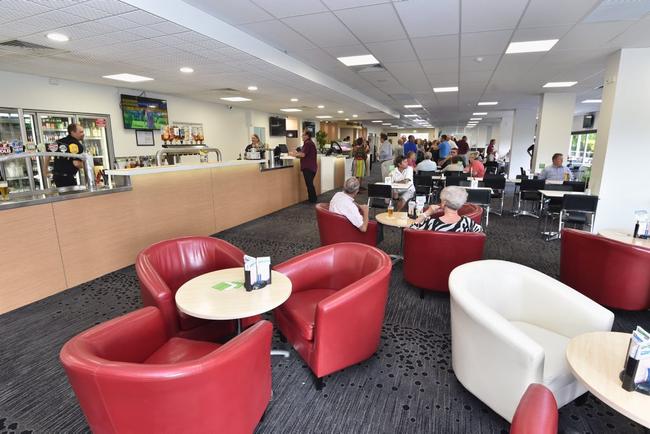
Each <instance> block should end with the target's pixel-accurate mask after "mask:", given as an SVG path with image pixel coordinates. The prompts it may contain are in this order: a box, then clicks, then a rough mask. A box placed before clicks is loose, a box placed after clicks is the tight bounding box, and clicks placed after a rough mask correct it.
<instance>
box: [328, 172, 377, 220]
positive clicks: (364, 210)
mask: <svg viewBox="0 0 650 434" xmlns="http://www.w3.org/2000/svg"><path fill="white" fill-rule="evenodd" d="M360 186H361V185H360V184H359V180H358V179H357V178H348V179H346V180H345V183H344V184H343V191H339V192H338V193H336V194H335V195H334V197H332V200H331V201H330V211H331V212H333V213H336V214H340V215H343V216H345V217H346V218H347V219H348V220H349V221H350V223H352V224H353V225H354V226H355V227H356V228H357V229H359V230H360V231H361V232H365V231H366V230H367V229H368V205H359V204H357V203H356V202H355V201H354V198H355V197H356V196H357V194H358V193H359V187H360Z"/></svg>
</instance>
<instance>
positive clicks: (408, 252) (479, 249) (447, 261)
mask: <svg viewBox="0 0 650 434" xmlns="http://www.w3.org/2000/svg"><path fill="white" fill-rule="evenodd" d="M479 209H481V208H479ZM481 211H482V209H481ZM478 218H479V219H480V218H481V217H480V215H479V217H478ZM485 239H486V236H485V234H484V233H474V232H435V231H421V230H415V229H404V280H406V281H407V282H408V283H410V284H411V285H413V286H415V287H417V288H420V298H424V291H425V290H427V291H439V292H449V285H448V281H449V273H451V271H452V270H453V269H454V268H456V267H458V266H459V265H462V264H465V263H467V262H473V261H479V260H481V259H483V247H484V246H485Z"/></svg>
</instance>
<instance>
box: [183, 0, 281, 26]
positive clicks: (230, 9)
mask: <svg viewBox="0 0 650 434" xmlns="http://www.w3.org/2000/svg"><path fill="white" fill-rule="evenodd" d="M183 1H184V2H185V3H188V4H190V5H192V6H194V7H196V8H198V9H201V10H202V11H204V12H207V13H208V14H210V15H212V16H214V17H216V18H219V19H221V20H224V21H226V22H228V23H230V24H233V25H239V24H246V23H254V22H257V21H265V20H272V19H273V15H271V14H269V13H268V12H266V11H265V10H264V9H262V8H260V7H259V6H257V5H256V4H254V3H253V2H251V1H250V0H237V1H214V0H183Z"/></svg>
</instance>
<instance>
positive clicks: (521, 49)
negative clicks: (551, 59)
mask: <svg viewBox="0 0 650 434" xmlns="http://www.w3.org/2000/svg"><path fill="white" fill-rule="evenodd" d="M557 41H559V39H544V40H541V41H522V42H511V43H510V45H508V48H506V54H516V53H538V52H541V51H548V50H550V49H551V48H553V45H555V44H557Z"/></svg>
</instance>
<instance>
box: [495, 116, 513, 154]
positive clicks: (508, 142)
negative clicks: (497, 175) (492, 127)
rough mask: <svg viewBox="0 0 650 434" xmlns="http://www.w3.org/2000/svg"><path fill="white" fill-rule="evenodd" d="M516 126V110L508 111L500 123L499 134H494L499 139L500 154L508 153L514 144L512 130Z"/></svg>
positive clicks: (498, 151) (498, 150)
mask: <svg viewBox="0 0 650 434" xmlns="http://www.w3.org/2000/svg"><path fill="white" fill-rule="evenodd" d="M513 126H514V112H511V111H509V112H506V113H504V114H503V116H502V117H501V122H500V123H499V135H498V136H494V137H493V138H495V139H496V140H497V153H498V154H499V156H503V155H506V154H507V153H508V151H510V147H511V146H512V132H513Z"/></svg>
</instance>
